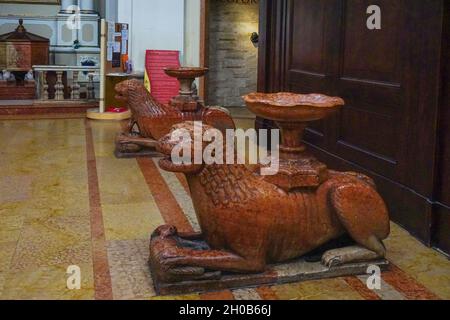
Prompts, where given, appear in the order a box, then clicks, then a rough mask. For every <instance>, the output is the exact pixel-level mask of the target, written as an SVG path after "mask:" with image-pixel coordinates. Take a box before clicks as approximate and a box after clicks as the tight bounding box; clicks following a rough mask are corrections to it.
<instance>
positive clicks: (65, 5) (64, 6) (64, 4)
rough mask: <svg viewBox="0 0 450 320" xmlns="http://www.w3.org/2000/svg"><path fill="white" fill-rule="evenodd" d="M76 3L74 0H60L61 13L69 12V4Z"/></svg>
mask: <svg viewBox="0 0 450 320" xmlns="http://www.w3.org/2000/svg"><path fill="white" fill-rule="evenodd" d="M73 5H76V0H61V11H60V12H61V13H64V12H69V8H70V6H73Z"/></svg>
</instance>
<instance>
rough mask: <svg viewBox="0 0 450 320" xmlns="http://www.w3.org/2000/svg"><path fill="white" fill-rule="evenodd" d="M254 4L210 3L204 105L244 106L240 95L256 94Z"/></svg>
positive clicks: (244, 0)
mask: <svg viewBox="0 0 450 320" xmlns="http://www.w3.org/2000/svg"><path fill="white" fill-rule="evenodd" d="M258 20H259V4H258V1H257V0H210V11H209V68H210V72H209V75H208V98H207V100H208V104H210V105H219V106H224V107H239V106H245V104H244V101H243V100H242V98H241V97H242V95H245V94H247V93H250V92H253V91H256V88H257V68H258V49H257V48H256V47H255V46H254V45H253V43H252V42H251V41H250V36H251V34H252V33H253V32H258V22H259V21H258Z"/></svg>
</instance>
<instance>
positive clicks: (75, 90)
mask: <svg viewBox="0 0 450 320" xmlns="http://www.w3.org/2000/svg"><path fill="white" fill-rule="evenodd" d="M78 75H79V72H78V71H73V84H72V100H80V83H79V82H78V81H79V78H78Z"/></svg>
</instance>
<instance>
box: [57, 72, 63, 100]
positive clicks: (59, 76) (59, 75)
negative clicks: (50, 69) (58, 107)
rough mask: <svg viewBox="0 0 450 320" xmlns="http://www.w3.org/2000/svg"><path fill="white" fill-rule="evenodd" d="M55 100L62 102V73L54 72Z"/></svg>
mask: <svg viewBox="0 0 450 320" xmlns="http://www.w3.org/2000/svg"><path fill="white" fill-rule="evenodd" d="M56 76H57V81H56V84H55V100H64V84H63V82H62V76H63V71H56Z"/></svg>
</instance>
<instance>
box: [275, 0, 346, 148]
mask: <svg viewBox="0 0 450 320" xmlns="http://www.w3.org/2000/svg"><path fill="white" fill-rule="evenodd" d="M340 5H341V1H340V0H303V1H295V0H290V1H289V2H288V8H289V9H288V10H289V11H288V12H289V23H288V30H287V38H288V39H289V41H288V42H287V64H286V65H287V71H286V76H287V79H286V82H285V87H284V90H286V91H291V92H297V93H318V92H319V93H325V94H329V95H332V94H333V89H332V88H333V83H334V75H335V74H336V70H337V66H338V64H336V63H335V59H334V58H335V54H336V52H337V49H338V45H339V42H338V38H337V37H336V36H337V35H338V33H337V30H336V29H335V28H334V26H333V25H335V24H336V23H338V17H336V14H335V12H336V11H339V10H340ZM327 127H329V120H326V121H321V122H317V123H313V124H311V125H310V126H309V128H308V129H307V131H306V134H305V140H307V141H308V142H310V143H313V144H314V145H317V146H320V147H323V148H325V147H326V145H327V140H326V138H325V132H326V131H327Z"/></svg>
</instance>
